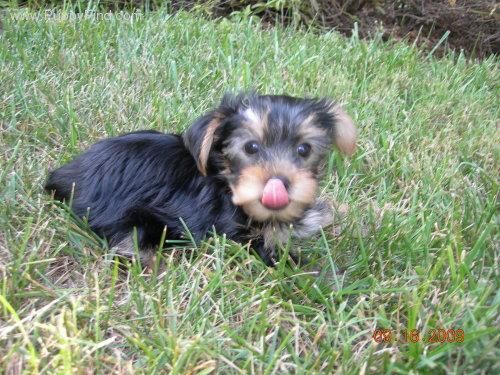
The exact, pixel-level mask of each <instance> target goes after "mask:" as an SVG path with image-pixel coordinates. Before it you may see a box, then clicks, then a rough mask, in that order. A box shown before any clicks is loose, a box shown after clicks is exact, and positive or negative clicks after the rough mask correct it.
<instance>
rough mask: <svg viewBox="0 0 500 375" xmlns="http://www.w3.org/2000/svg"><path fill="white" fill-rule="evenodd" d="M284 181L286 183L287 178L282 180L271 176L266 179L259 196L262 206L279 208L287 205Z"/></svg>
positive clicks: (273, 208)
mask: <svg viewBox="0 0 500 375" xmlns="http://www.w3.org/2000/svg"><path fill="white" fill-rule="evenodd" d="M285 183H287V179H284V180H283V179H282V178H279V177H271V178H270V179H269V180H268V181H267V183H266V186H264V191H263V192H262V198H261V203H262V204H263V205H264V207H266V208H270V209H272V210H279V209H281V208H283V207H285V206H286V205H288V203H289V199H288V191H287V188H286V185H285ZM288 184H289V183H288Z"/></svg>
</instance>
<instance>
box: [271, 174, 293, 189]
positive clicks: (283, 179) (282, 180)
mask: <svg viewBox="0 0 500 375" xmlns="http://www.w3.org/2000/svg"><path fill="white" fill-rule="evenodd" d="M271 178H277V179H278V180H281V182H283V185H285V189H286V190H288V189H289V188H290V180H289V179H288V178H287V177H284V176H272V177H271Z"/></svg>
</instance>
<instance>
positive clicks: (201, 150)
mask: <svg viewBox="0 0 500 375" xmlns="http://www.w3.org/2000/svg"><path fill="white" fill-rule="evenodd" d="M224 119H225V116H224V114H222V113H220V112H218V111H217V110H215V111H212V112H210V113H208V114H206V115H205V116H202V117H200V118H199V119H198V120H196V121H195V122H194V124H193V125H191V126H190V127H189V129H188V130H186V132H185V133H184V135H183V140H184V144H185V146H186V147H187V149H188V150H189V152H190V153H191V155H193V157H194V159H195V160H196V165H197V166H198V169H199V171H200V172H201V174H202V175H204V176H206V175H207V164H208V157H209V155H210V151H211V149H212V146H213V145H214V143H215V141H216V133H215V132H216V130H217V129H218V128H219V127H220V126H221V124H222V123H223V121H224Z"/></svg>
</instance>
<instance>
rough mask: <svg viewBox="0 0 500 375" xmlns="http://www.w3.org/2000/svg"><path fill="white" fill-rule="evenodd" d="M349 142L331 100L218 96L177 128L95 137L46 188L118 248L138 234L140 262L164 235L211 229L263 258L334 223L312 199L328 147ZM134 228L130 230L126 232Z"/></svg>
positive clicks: (348, 127) (346, 124) (344, 120)
mask: <svg viewBox="0 0 500 375" xmlns="http://www.w3.org/2000/svg"><path fill="white" fill-rule="evenodd" d="M333 145H335V146H336V147H337V148H338V150H340V151H341V152H342V153H344V154H349V155H350V154H352V153H353V152H354V150H355V147H356V128H355V126H354V124H353V122H352V120H351V119H350V118H349V116H348V115H347V114H346V113H345V112H344V110H343V109H342V108H341V107H340V106H339V105H338V104H336V103H335V102H333V101H331V100H328V99H300V98H293V97H290V96H278V95H276V96H275V95H257V94H240V95H236V96H233V95H226V96H224V98H223V99H222V101H221V103H220V105H219V106H218V107H217V108H216V109H214V110H212V111H211V112H209V113H208V114H206V115H204V116H202V117H201V118H199V119H198V120H196V121H195V123H194V124H193V125H192V126H191V127H190V128H188V129H187V131H186V132H185V133H183V134H181V135H175V134H163V133H159V132H156V131H138V132H133V133H129V134H125V135H121V136H118V137H115V138H109V139H105V140H102V141H100V142H98V143H96V144H94V145H93V146H91V147H90V148H89V149H88V150H87V151H86V152H84V153H83V154H82V155H80V156H78V157H77V158H76V159H74V160H73V161H72V162H70V163H69V164H67V165H65V166H63V167H61V168H59V169H56V170H55V171H53V172H52V173H50V175H49V178H48V181H47V184H46V186H45V189H46V190H47V191H49V192H53V194H54V196H55V198H56V199H59V200H65V201H66V202H67V203H68V204H71V208H72V210H73V212H74V213H75V214H76V215H77V216H79V217H86V218H87V220H88V223H89V225H90V227H91V228H92V230H94V231H95V232H96V233H97V234H98V235H100V236H102V237H104V238H106V239H107V240H108V243H109V245H110V247H111V248H112V250H114V251H115V252H116V253H117V254H119V255H124V256H129V257H130V256H133V254H134V253H135V251H134V244H135V241H137V246H138V249H139V254H140V258H141V260H142V261H143V262H147V259H149V257H150V255H152V254H153V253H154V249H157V248H158V246H160V245H161V244H160V243H159V242H160V241H161V238H162V234H163V231H164V229H165V228H166V239H170V240H171V239H182V238H186V236H185V234H186V228H187V229H188V230H189V232H190V233H191V235H192V236H193V237H194V239H195V240H196V241H200V240H202V239H203V238H204V237H205V236H206V235H207V234H208V233H209V232H210V231H211V230H212V229H215V232H216V233H219V234H222V233H225V234H226V235H227V237H228V238H230V239H232V240H234V241H237V242H242V243H247V242H248V241H251V246H252V248H253V249H254V250H255V251H256V252H257V253H258V254H259V255H260V257H261V258H262V260H263V261H264V262H265V263H266V264H267V265H274V264H275V263H276V261H277V252H276V246H277V245H278V244H279V243H283V242H284V241H286V240H287V239H288V236H289V234H290V230H291V233H292V236H295V237H307V236H310V235H312V234H314V233H315V232H317V231H319V230H320V228H322V227H325V226H328V225H330V224H331V223H332V221H333V212H332V208H331V206H330V205H329V204H328V203H326V202H324V201H320V200H317V197H316V193H317V188H318V179H319V178H320V176H321V172H322V170H323V167H324V165H325V161H326V159H327V156H328V154H329V151H330V148H331V146H333ZM134 231H136V234H135V235H134V234H133V233H134Z"/></svg>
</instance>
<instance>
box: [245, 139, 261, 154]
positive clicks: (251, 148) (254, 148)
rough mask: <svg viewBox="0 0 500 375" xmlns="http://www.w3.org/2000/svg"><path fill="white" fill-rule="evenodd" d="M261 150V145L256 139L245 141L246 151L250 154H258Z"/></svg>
mask: <svg viewBox="0 0 500 375" xmlns="http://www.w3.org/2000/svg"><path fill="white" fill-rule="evenodd" d="M259 150H260V145H259V144H258V143H257V142H255V141H250V142H247V143H245V152H246V153H247V154H249V155H253V154H256V153H257V152H259Z"/></svg>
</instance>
